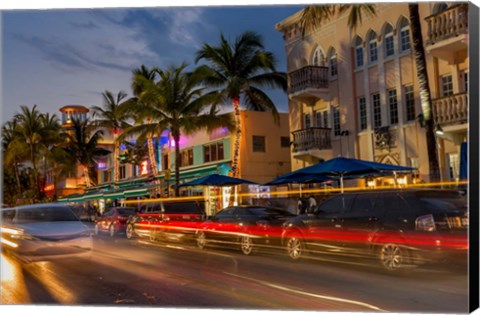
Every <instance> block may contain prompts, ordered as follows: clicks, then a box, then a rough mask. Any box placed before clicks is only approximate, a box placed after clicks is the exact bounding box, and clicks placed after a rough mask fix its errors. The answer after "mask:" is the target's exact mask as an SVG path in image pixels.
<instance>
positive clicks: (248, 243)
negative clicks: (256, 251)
mask: <svg viewBox="0 0 480 315" xmlns="http://www.w3.org/2000/svg"><path fill="white" fill-rule="evenodd" d="M240 249H241V250H242V253H243V254H244V255H247V256H248V255H250V254H251V253H252V251H253V241H252V239H251V238H250V237H249V236H242V238H241V239H240Z"/></svg>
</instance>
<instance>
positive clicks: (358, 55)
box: [354, 36, 363, 68]
mask: <svg viewBox="0 0 480 315" xmlns="http://www.w3.org/2000/svg"><path fill="white" fill-rule="evenodd" d="M354 44H355V67H356V68H361V67H363V43H362V39H361V38H360V37H358V36H357V38H356V39H355V42H354Z"/></svg>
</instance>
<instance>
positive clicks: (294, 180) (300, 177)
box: [264, 174, 332, 186]
mask: <svg viewBox="0 0 480 315" xmlns="http://www.w3.org/2000/svg"><path fill="white" fill-rule="evenodd" d="M329 180H332V178H331V177H328V176H323V175H316V174H292V175H291V176H287V177H277V178H275V179H274V180H271V181H269V182H267V183H265V184H264V185H266V186H271V185H282V184H306V183H324V182H326V181H329Z"/></svg>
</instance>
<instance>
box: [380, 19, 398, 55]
mask: <svg viewBox="0 0 480 315" xmlns="http://www.w3.org/2000/svg"><path fill="white" fill-rule="evenodd" d="M383 43H384V53H385V58H386V57H390V56H393V55H394V54H395V46H394V40H393V27H392V26H391V25H390V24H387V26H386V27H385V29H384V31H383Z"/></svg>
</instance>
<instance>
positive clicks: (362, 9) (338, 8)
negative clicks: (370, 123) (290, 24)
mask: <svg viewBox="0 0 480 315" xmlns="http://www.w3.org/2000/svg"><path fill="white" fill-rule="evenodd" d="M408 9H409V15H410V16H409V17H410V28H411V30H412V38H413V50H414V52H415V64H416V68H417V76H418V82H419V89H420V100H421V105H422V119H423V123H424V125H425V136H426V140H427V152H428V161H429V172H430V174H429V176H430V180H431V181H438V180H439V179H440V167H439V163H438V154H437V146H436V139H435V131H434V130H435V122H434V120H433V115H432V101H431V97H430V95H431V94H430V86H429V83H428V73H427V67H426V58H425V50H424V47H423V37H422V29H421V21H420V14H419V11H418V4H416V3H413V2H412V3H409V4H408ZM348 10H350V13H349V17H348V26H349V28H350V29H352V30H355V28H356V27H357V26H358V25H359V24H361V21H362V15H363V13H365V14H366V15H370V16H371V15H374V14H375V5H373V4H361V5H352V4H336V5H313V6H306V7H305V9H304V11H303V13H302V16H301V18H300V26H301V30H302V36H304V35H305V33H306V31H309V30H314V29H316V28H318V27H319V26H320V25H321V23H323V22H325V21H328V20H330V19H331V18H333V17H334V16H335V15H336V14H342V13H344V12H346V11H348Z"/></svg>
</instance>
